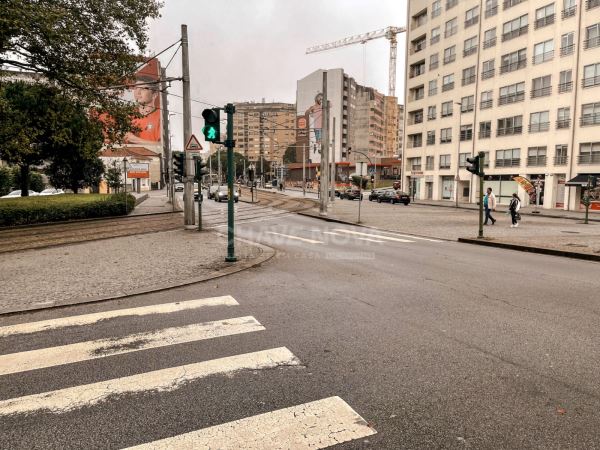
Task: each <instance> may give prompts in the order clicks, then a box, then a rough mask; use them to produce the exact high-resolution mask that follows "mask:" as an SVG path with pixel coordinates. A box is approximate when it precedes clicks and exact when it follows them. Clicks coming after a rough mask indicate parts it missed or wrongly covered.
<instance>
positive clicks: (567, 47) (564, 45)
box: [560, 31, 575, 56]
mask: <svg viewBox="0 0 600 450" xmlns="http://www.w3.org/2000/svg"><path fill="white" fill-rule="evenodd" d="M573 50H575V33H573V32H572V31H571V32H570V33H566V34H563V35H562V36H561V37H560V56H567V55H570V54H572V53H573Z"/></svg>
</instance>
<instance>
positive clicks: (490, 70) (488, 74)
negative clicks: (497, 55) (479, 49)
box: [481, 59, 496, 80]
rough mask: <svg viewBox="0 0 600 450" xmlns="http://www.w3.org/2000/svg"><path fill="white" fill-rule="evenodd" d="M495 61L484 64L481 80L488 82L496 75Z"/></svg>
mask: <svg viewBox="0 0 600 450" xmlns="http://www.w3.org/2000/svg"><path fill="white" fill-rule="evenodd" d="M494 65H495V60H493V59H490V60H488V61H484V62H483V66H482V68H481V79H482V80H487V79H488V78H492V77H493V76H494V74H495V73H496V68H495V67H494Z"/></svg>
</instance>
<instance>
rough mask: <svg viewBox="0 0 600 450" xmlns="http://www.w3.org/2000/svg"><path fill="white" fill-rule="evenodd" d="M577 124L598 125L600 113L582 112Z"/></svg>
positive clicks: (599, 123)
mask: <svg viewBox="0 0 600 450" xmlns="http://www.w3.org/2000/svg"><path fill="white" fill-rule="evenodd" d="M579 124H580V125H581V126H582V127H585V126H589V125H600V113H594V114H584V115H583V116H581V118H580V119H579Z"/></svg>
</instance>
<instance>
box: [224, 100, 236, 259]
mask: <svg viewBox="0 0 600 450" xmlns="http://www.w3.org/2000/svg"><path fill="white" fill-rule="evenodd" d="M225 112H226V113H227V139H226V141H225V147H227V194H228V195H227V197H228V200H227V257H226V258H225V261H227V262H235V261H237V257H236V256H235V243H234V239H235V235H234V216H233V214H234V208H233V202H234V192H233V178H234V176H235V173H234V172H235V168H234V167H233V147H234V146H235V141H234V140H233V113H235V106H233V104H232V103H227V105H225Z"/></svg>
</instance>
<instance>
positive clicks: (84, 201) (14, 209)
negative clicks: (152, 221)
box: [0, 194, 135, 226]
mask: <svg viewBox="0 0 600 450" xmlns="http://www.w3.org/2000/svg"><path fill="white" fill-rule="evenodd" d="M134 207H135V197H134V196H133V195H131V194H127V211H128V212H130V211H132V210H133V208H134ZM123 215H125V194H62V195H48V196H36V197H19V198H14V199H12V198H11V199H8V198H3V199H0V226H15V225H29V224H34V223H46V222H60V221H66V220H76V219H91V218H94V217H107V216H123Z"/></svg>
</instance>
